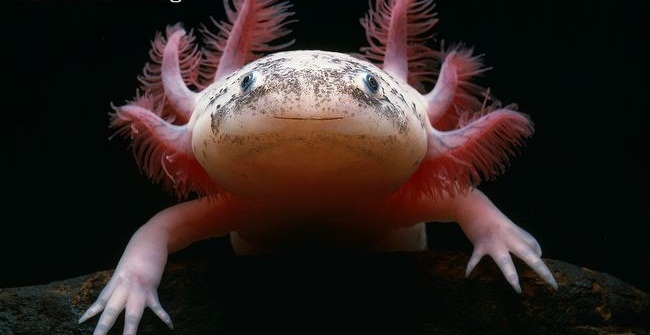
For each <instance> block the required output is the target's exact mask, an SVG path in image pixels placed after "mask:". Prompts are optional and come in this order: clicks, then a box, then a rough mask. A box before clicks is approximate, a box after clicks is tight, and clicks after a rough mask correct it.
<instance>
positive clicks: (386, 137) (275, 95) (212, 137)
mask: <svg viewBox="0 0 650 335" xmlns="http://www.w3.org/2000/svg"><path fill="white" fill-rule="evenodd" d="M424 106H425V102H424V101H423V98H422V96H421V95H420V94H419V93H418V92H417V91H415V90H414V89H413V88H411V87H410V86H409V85H408V84H406V83H404V82H401V81H398V80H396V79H394V78H392V77H391V76H390V75H388V74H387V73H385V72H384V71H382V70H381V69H379V68H378V67H376V66H374V65H372V64H370V63H368V62H365V61H363V60H359V59H356V58H353V57H351V56H348V55H345V54H340V53H334V52H324V51H288V52H279V53H275V54H272V55H270V56H267V57H264V58H261V59H259V60H257V61H254V62H252V63H250V64H248V65H246V66H244V67H243V68H241V69H239V70H238V71H236V72H234V73H232V74H231V75H229V76H226V77H225V78H223V79H222V80H219V81H217V82H215V83H213V84H212V85H211V86H210V87H208V88H207V89H206V90H204V92H203V96H202V97H201V99H200V101H199V103H198V105H197V108H196V109H195V111H194V113H193V116H192V120H190V122H191V123H192V124H193V126H192V131H193V133H192V147H193V150H194V154H195V156H196V158H197V160H198V162H199V163H200V164H201V165H202V166H203V168H204V169H205V170H206V171H207V173H208V175H209V176H210V177H211V178H212V179H213V180H214V181H215V182H216V184H217V185H219V186H220V187H221V188H223V189H224V190H226V191H228V192H231V193H233V194H237V195H239V196H243V197H248V198H259V197H282V198H284V199H285V200H286V198H294V200H298V199H301V197H305V196H308V195H309V196H316V197H319V198H321V199H323V198H337V199H341V201H345V199H347V198H358V197H366V198H368V197H382V196H386V195H388V194H390V193H391V192H394V191H395V190H397V189H398V188H399V187H400V186H401V185H402V184H404V183H405V182H406V181H407V180H408V179H409V178H410V177H411V175H412V174H413V173H414V172H415V170H416V169H417V168H418V166H419V164H420V162H421V160H422V159H423V157H424V155H425V153H426V149H427V135H426V127H425V120H426V115H425V114H424V113H425V107H424ZM426 122H428V121H426Z"/></svg>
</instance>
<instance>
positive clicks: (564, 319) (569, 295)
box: [0, 251, 650, 335]
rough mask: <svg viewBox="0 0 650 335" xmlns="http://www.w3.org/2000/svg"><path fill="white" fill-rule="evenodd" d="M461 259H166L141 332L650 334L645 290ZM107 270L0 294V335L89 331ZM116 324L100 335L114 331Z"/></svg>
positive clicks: (597, 277)
mask: <svg viewBox="0 0 650 335" xmlns="http://www.w3.org/2000/svg"><path fill="white" fill-rule="evenodd" d="M468 259H469V254H466V253H462V252H441V251H427V252H422V253H395V254H386V255H372V256H368V255H366V256H362V255H354V256H352V255H309V256H305V255H303V256H262V257H237V256H231V255H222V256H218V258H216V259H211V260H201V261H182V262H172V263H170V264H169V265H168V267H167V269H166V272H165V275H164V277H163V280H162V282H161V285H160V288H159V295H160V299H161V302H162V304H163V306H164V307H165V308H166V310H167V311H168V312H169V314H170V315H171V316H172V319H173V321H174V325H175V328H176V330H174V331H171V330H169V329H167V328H166V326H165V325H164V324H163V323H162V322H161V321H159V320H158V319H156V317H155V316H154V315H153V313H151V311H149V310H147V311H146V312H145V315H144V317H143V320H142V322H141V325H140V330H139V332H138V334H175V335H185V334H262V333H264V334H268V333H276V332H277V333H283V334H287V333H300V334H312V333H363V334H378V333H391V334H581V335H582V334H585V335H587V334H590V335H591V334H594V335H596V334H598V335H600V334H649V330H650V327H649V323H650V321H649V320H650V317H649V316H650V314H649V305H650V297H649V296H648V294H646V293H644V292H642V291H640V290H638V289H636V288H634V287H632V286H630V285H627V284H625V283H624V282H622V281H620V280H618V279H616V278H614V277H612V276H610V275H607V274H604V273H599V272H595V271H592V270H589V269H585V268H580V267H577V266H574V265H571V264H568V263H565V262H561V261H557V260H550V259H546V260H545V261H546V262H547V264H548V265H549V268H550V269H551V270H552V271H553V273H554V275H555V276H556V279H557V281H558V284H559V285H560V288H559V290H558V291H554V290H553V289H552V288H550V287H549V286H548V285H546V284H545V283H543V282H542V281H541V280H540V279H539V278H538V277H537V275H536V274H535V273H533V272H532V271H531V270H530V269H529V268H528V267H527V266H525V265H524V264H523V263H521V262H517V263H516V265H517V267H518V269H519V273H520V278H521V281H522V289H523V292H522V294H521V295H518V294H516V293H515V292H514V291H513V290H512V289H511V288H510V287H509V285H508V284H507V283H506V281H505V280H504V279H503V277H502V276H501V274H500V273H499V271H498V269H497V267H496V265H494V263H493V262H491V261H489V260H488V259H487V258H485V259H484V260H483V261H482V262H481V263H480V264H479V266H478V267H477V269H476V270H475V272H474V273H473V274H472V275H471V276H470V278H468V279H465V278H464V275H463V273H464V269H465V265H466V262H467V260H468ZM110 275H111V272H110V271H100V272H96V273H93V274H90V275H87V276H81V277H77V278H72V279H67V280H62V281H57V282H53V283H50V284H47V285H38V286H27V287H16V288H5V289H0V334H2V335H23V334H30V335H40V334H48V335H52V334H66V335H71V334H92V330H93V328H94V326H95V323H96V322H97V319H98V317H95V318H93V319H91V320H89V321H87V322H86V323H84V324H81V325H79V324H77V319H78V318H79V316H80V315H81V314H82V313H83V312H84V310H85V309H86V308H87V307H88V306H89V305H90V304H91V303H92V302H93V301H94V299H95V298H96V297H97V295H98V294H99V292H100V291H101V289H102V288H103V286H104V284H105V283H106V282H107V281H108V279H109V278H110ZM122 325H123V317H121V318H120V319H118V321H117V324H116V325H115V326H114V328H113V329H112V330H111V332H110V333H109V334H121V331H122Z"/></svg>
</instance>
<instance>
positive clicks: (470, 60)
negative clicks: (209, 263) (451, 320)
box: [80, 0, 557, 335]
mask: <svg viewBox="0 0 650 335" xmlns="http://www.w3.org/2000/svg"><path fill="white" fill-rule="evenodd" d="M375 5H376V6H375V7H374V8H371V9H370V11H369V12H368V14H367V15H366V17H365V18H363V19H362V21H361V22H362V25H363V26H364V27H365V29H366V35H367V36H368V41H369V46H368V47H365V48H362V49H361V53H360V54H356V55H355V56H354V57H353V56H351V55H347V54H342V53H336V52H328V51H318V50H309V51H307V50H298V51H283V52H280V51H279V49H281V48H284V47H286V46H287V45H288V44H290V43H291V42H288V43H284V44H281V43H280V44H278V43H275V44H273V43H272V42H273V41H274V40H276V39H278V38H281V37H284V36H285V35H287V34H288V33H289V32H290V31H289V30H288V29H287V28H286V24H287V23H289V22H290V21H288V20H287V18H288V17H289V16H290V15H291V14H292V13H290V12H289V11H288V9H289V5H288V4H287V3H284V2H277V1H276V0H257V1H255V0H236V1H234V3H233V8H230V7H229V6H226V7H227V8H226V10H227V14H228V15H227V16H228V19H227V21H225V22H220V23H217V27H218V28H219V32H218V33H213V32H209V31H207V30H205V31H204V33H205V35H206V45H207V47H206V48H204V49H198V47H197V46H196V45H195V44H194V37H193V36H192V35H191V34H186V32H185V31H184V30H183V29H182V28H181V27H180V25H175V26H170V27H168V28H167V30H166V34H164V35H162V34H160V35H158V36H157V37H156V39H155V40H154V43H153V49H152V52H151V55H152V62H151V63H149V64H148V65H147V66H146V67H145V71H144V75H143V76H142V77H141V78H140V81H141V83H142V85H141V90H140V91H139V93H138V94H137V95H136V98H135V99H134V100H133V101H131V102H129V103H128V104H126V105H124V106H120V107H116V108H115V113H113V114H112V119H111V120H112V121H111V126H112V127H114V128H117V129H118V132H120V133H122V134H125V135H126V136H128V137H130V138H131V140H132V143H133V147H134V153H135V156H136V158H137V160H138V162H139V163H140V166H141V168H142V169H143V171H145V172H146V173H147V174H148V175H149V177H151V179H153V180H154V181H157V182H161V183H163V184H164V185H165V186H166V187H167V188H168V189H169V190H171V191H172V192H174V193H176V194H177V195H178V196H179V197H181V198H188V197H189V196H190V195H194V194H198V195H199V196H198V197H196V198H195V199H193V200H186V201H184V202H181V203H179V204H177V205H174V206H172V207H170V208H167V209H165V210H163V211H161V212H159V213H158V214H156V215H155V216H153V217H152V218H151V219H150V220H149V221H148V222H147V223H146V224H144V225H143V226H142V227H141V228H140V229H139V230H138V231H137V232H136V233H135V234H134V235H133V237H132V238H131V240H130V242H129V243H128V245H127V247H126V250H125V251H124V254H123V256H122V258H121V259H120V261H119V264H118V265H117V268H116V270H115V273H114V274H113V277H112V278H111V280H110V281H109V283H108V284H107V285H106V287H105V288H104V290H103V291H102V292H101V293H100V295H99V297H98V299H97V301H96V302H95V303H94V304H93V305H91V306H90V307H89V309H88V311H87V312H86V313H85V314H84V315H83V316H82V317H81V319H80V322H83V321H85V320H86V319H88V318H90V317H92V316H94V315H96V314H98V313H99V312H101V311H102V310H103V313H102V315H101V317H100V319H99V322H98V325H97V327H96V330H95V334H96V335H103V334H106V333H107V332H108V330H109V329H110V328H111V327H112V325H113V324H114V322H115V320H116V318H117V316H118V315H119V314H120V313H121V312H122V311H123V310H126V311H125V312H126V315H125V316H126V317H125V327H124V334H135V333H136V331H137V327H138V324H139V321H140V318H141V316H142V313H143V310H144V308H145V307H150V308H151V309H152V310H153V311H154V312H155V313H156V314H157V315H158V316H159V317H160V318H161V319H162V320H163V321H164V322H165V323H167V324H168V325H169V326H170V327H171V325H172V323H171V318H170V316H169V315H168V314H167V313H166V312H165V310H164V309H163V308H162V306H161V304H160V302H159V299H158V297H157V293H156V290H157V287H158V284H159V282H160V280H161V277H162V273H163V270H164V267H165V264H166V261H167V255H168V253H171V252H174V251H177V250H180V249H182V248H184V247H186V246H188V245H189V244H191V243H193V242H195V241H199V240H203V239H207V238H212V237H218V236H224V235H227V234H229V235H230V237H231V240H232V245H233V247H234V249H235V251H236V252H238V253H240V254H256V253H269V252H285V251H286V252H291V251H295V250H304V249H306V248H307V249H309V248H315V249H319V250H323V249H325V250H327V249H336V250H349V251H355V252H356V251H359V252H389V251H419V250H424V249H426V247H427V245H426V233H425V230H424V224H425V222H432V221H435V222H446V221H454V222H457V223H458V224H459V225H460V227H461V228H462V230H463V231H464V232H465V234H466V235H467V237H468V238H469V240H470V241H471V242H472V243H473V244H474V252H473V254H472V256H471V258H470V260H469V263H468V265H467V270H466V273H467V274H469V273H470V272H471V271H472V269H473V268H474V267H475V266H476V264H477V263H478V262H479V260H480V259H481V258H482V257H483V256H484V255H489V256H491V257H492V258H493V259H494V260H495V261H496V263H497V264H498V266H499V267H500V269H501V271H502V272H503V274H504V275H505V278H506V279H507V281H508V282H509V283H510V284H511V285H512V287H513V288H514V289H515V290H516V291H520V285H519V281H518V276H517V273H516V270H515V267H514V265H513V262H512V259H511V256H510V253H513V254H515V255H516V256H518V257H519V258H521V259H522V260H524V261H525V262H526V263H527V264H528V265H529V266H531V267H532V268H533V269H534V270H535V271H536V272H537V273H538V274H539V275H540V276H541V277H542V278H543V279H544V280H545V281H546V282H548V283H549V284H550V285H551V286H553V287H554V288H557V284H556V282H555V280H554V278H553V276H552V274H551V272H550V271H549V270H548V268H547V267H546V265H545V264H544V262H543V261H542V259H541V258H540V256H541V249H540V247H539V244H538V243H537V241H536V240H535V239H534V238H533V237H532V236H531V235H530V234H528V233H527V232H525V231H524V230H522V229H521V228H519V227H518V226H517V225H515V224H514V223H513V222H512V221H510V220H509V219H508V218H507V217H506V216H505V215H504V214H503V213H501V212H500V211H499V210H498V209H497V208H496V207H495V206H494V205H493V204H492V202H490V200H489V199H488V198H487V197H486V196H485V195H484V194H483V193H481V192H480V191H479V190H477V189H476V188H475V186H476V185H477V184H478V183H479V182H480V181H481V180H482V179H485V178H491V177H494V176H495V175H496V174H498V173H500V172H501V171H502V170H503V168H504V166H505V164H506V163H507V158H508V155H509V154H511V153H512V151H513V149H515V148H516V147H517V146H518V145H520V144H521V142H522V140H523V139H524V138H525V137H527V136H529V135H531V134H532V131H533V128H532V123H531V121H530V119H529V118H528V117H527V116H526V115H524V114H522V113H519V112H517V111H515V110H514V107H513V106H508V107H503V108H501V106H500V105H499V104H497V103H491V100H490V97H489V94H488V93H487V91H486V90H484V89H482V88H481V87H479V86H477V85H475V84H473V83H471V82H470V79H471V77H472V76H474V75H476V74H479V73H481V72H482V71H483V68H482V67H481V66H482V65H481V60H480V58H479V57H477V56H474V55H473V54H472V52H471V50H467V49H463V48H462V47H452V48H449V49H447V50H443V51H436V50H433V49H431V48H429V47H428V46H427V44H426V43H427V39H426V38H423V37H422V36H424V33H426V32H428V31H429V30H430V29H431V28H432V27H433V26H434V24H435V22H436V19H435V14H434V13H433V12H432V9H433V3H432V1H431V0H377V2H376V4H375ZM264 52H267V53H268V52H271V53H270V55H267V56H265V57H262V58H260V56H259V54H260V53H264ZM273 52H274V53H273ZM432 77H433V78H435V79H436V80H435V82H434V81H433V80H432V79H431V78H432ZM427 82H432V83H435V85H433V88H432V89H431V90H430V91H429V92H427V93H421V91H423V90H425V89H424V87H425V86H426V85H424V84H426V83H427ZM197 91H198V92H197Z"/></svg>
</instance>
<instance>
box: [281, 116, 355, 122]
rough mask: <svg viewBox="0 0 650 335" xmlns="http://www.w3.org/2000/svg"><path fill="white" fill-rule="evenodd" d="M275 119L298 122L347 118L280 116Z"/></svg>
mask: <svg viewBox="0 0 650 335" xmlns="http://www.w3.org/2000/svg"><path fill="white" fill-rule="evenodd" d="M273 117H274V118H276V119H282V120H296V121H331V120H340V119H342V118H344V117H345V116H313V117H304V116H303V117H299V116H294V117H291V116H280V115H273Z"/></svg>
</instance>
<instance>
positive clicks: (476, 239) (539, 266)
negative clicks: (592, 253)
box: [407, 189, 558, 293]
mask: <svg viewBox="0 0 650 335" xmlns="http://www.w3.org/2000/svg"><path fill="white" fill-rule="evenodd" d="M407 207H408V211H409V212H410V213H412V214H415V215H417V216H419V217H418V219H420V220H422V221H437V222H457V223H458V225H459V226H460V228H461V229H462V230H463V232H464V233H465V235H466V236H467V238H468V239H469V240H470V241H471V242H472V244H473V245H474V252H473V253H472V256H471V258H470V260H469V262H468V264H467V268H466V270H465V276H469V275H470V273H471V272H472V270H473V269H474V267H475V266H476V265H477V264H478V263H479V261H480V260H481V259H482V258H483V256H485V255H488V256H490V257H491V258H492V259H493V260H494V261H495V262H496V264H497V265H498V267H499V269H501V272H502V273H503V275H504V276H505V278H506V280H507V281H508V283H510V285H511V286H512V287H513V288H514V290H515V291H516V292H517V293H521V286H520V285H519V277H518V275H517V271H516V269H515V266H514V264H513V261H512V257H511V256H510V254H511V253H512V254H514V255H515V256H517V257H518V258H520V259H521V260H523V261H524V262H526V264H528V265H529V266H530V267H531V268H532V269H533V270H534V271H535V272H536V273H537V274H539V275H540V277H541V278H542V279H543V280H544V281H545V282H547V283H548V284H549V285H551V286H552V287H553V288H554V289H557V288H558V285H557V282H556V281H555V278H553V275H552V274H551V271H549V269H548V267H547V266H546V264H544V261H543V260H542V259H541V255H542V250H541V248H540V246H539V243H537V241H536V240H535V238H534V237H533V236H532V235H530V234H529V233H528V232H526V231H525V230H523V229H522V228H520V227H519V226H517V225H516V224H515V223H514V222H512V221H511V220H510V219H509V218H508V217H506V215H505V214H503V213H502V212H501V211H500V210H499V209H498V208H497V207H496V206H495V205H494V204H493V203H492V201H490V199H488V197H487V196H486V195H485V194H483V193H482V192H481V191H479V190H478V189H472V190H470V191H468V192H467V193H465V194H458V195H456V196H454V197H448V198H444V199H440V200H435V201H431V200H426V199H421V200H420V201H417V202H414V203H412V204H409V205H407Z"/></svg>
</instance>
